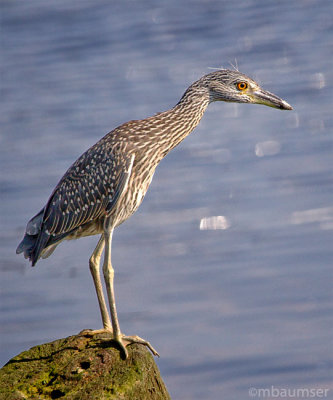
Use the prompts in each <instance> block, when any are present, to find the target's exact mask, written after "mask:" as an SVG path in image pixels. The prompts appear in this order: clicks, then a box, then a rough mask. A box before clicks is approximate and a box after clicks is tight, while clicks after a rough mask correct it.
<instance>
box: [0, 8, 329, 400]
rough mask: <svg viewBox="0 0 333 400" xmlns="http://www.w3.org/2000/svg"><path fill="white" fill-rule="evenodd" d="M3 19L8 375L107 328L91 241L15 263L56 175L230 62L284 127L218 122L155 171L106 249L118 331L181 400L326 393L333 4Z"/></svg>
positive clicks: (238, 109) (52, 11) (249, 120)
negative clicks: (25, 357)
mask: <svg viewBox="0 0 333 400" xmlns="http://www.w3.org/2000/svg"><path fill="white" fill-rule="evenodd" d="M1 8H2V10H1V11H2V12H1V27H2V41H1V76H2V82H1V90H2V96H1V109H2V114H1V116H0V118H1V124H2V135H1V138H0V140H1V146H0V153H1V157H0V168H1V172H2V173H1V178H0V179H1V182H0V183H1V196H2V197H1V198H2V202H1V225H0V237H1V241H0V246H1V261H0V273H1V323H0V333H1V353H0V354H1V362H2V364H4V363H5V362H6V361H7V360H8V359H9V358H10V357H12V356H13V355H15V354H17V353H18V352H20V351H22V350H24V349H26V348H27V347H30V346H32V345H35V344H37V343H41V342H44V341H50V340H53V339H56V338H58V337H64V336H67V335H70V334H73V333H75V332H79V331H80V330H82V329H83V328H97V327H99V326H100V323H101V322H100V316H99V311H98V305H97V301H96V298H95V297H96V295H95V293H94V288H93V283H92V280H91V277H90V276H89V268H88V258H89V255H90V254H91V252H92V251H93V248H94V246H95V244H96V242H97V238H85V239H80V240H79V241H77V242H71V243H63V244H62V245H61V246H59V248H58V249H57V250H56V251H55V253H54V255H52V257H50V258H49V259H47V260H42V261H40V262H39V263H38V265H37V266H36V268H30V267H29V266H28V263H27V262H26V261H25V260H24V259H23V258H21V257H18V256H16V255H15V248H16V246H17V243H18V242H19V240H20V239H21V236H22V234H23V230H24V227H25V223H26V222H27V221H28V219H29V218H30V217H31V216H32V215H34V214H35V213H36V212H37V211H38V210H39V209H40V208H41V207H42V206H43V205H44V204H45V202H46V201H47V198H48V196H49V195H50V193H51V191H52V189H53V187H54V186H55V184H56V183H57V181H58V180H59V178H60V177H61V176H62V174H63V173H64V171H65V170H66V169H67V168H68V166H69V165H70V164H71V163H72V162H73V161H74V160H75V159H76V158H77V157H78V156H79V155H80V154H81V153H82V152H83V151H84V150H86V149H87V148H88V147H89V146H90V145H92V144H93V143H94V142H96V141H97V140H98V139H99V138H100V137H101V136H102V135H103V134H104V133H106V132H107V131H109V130H110V129H112V128H114V127H115V126H117V125H119V124H120V123H122V122H124V121H126V120H129V119H135V118H144V117H146V116H148V115H152V114H154V113H156V112H159V111H163V110H165V109H167V108H170V107H171V106H173V105H174V104H175V103H176V102H177V101H178V99H179V98H180V96H181V95H182V93H183V92H184V90H185V89H186V87H187V86H188V85H189V84H190V83H191V82H192V81H193V80H195V79H197V78H198V77H200V76H201V75H202V74H204V73H208V72H210V71H211V69H210V68H214V67H220V66H223V67H230V62H232V63H234V62H235V61H234V60H235V58H236V61H237V64H238V66H239V69H240V70H241V71H243V72H244V73H246V74H248V75H250V76H253V77H254V78H255V79H257V80H258V81H259V82H260V83H261V84H262V85H263V87H264V88H266V89H268V90H270V91H272V92H274V93H276V94H277V95H279V96H281V97H282V98H285V99H286V100H287V101H288V102H289V103H290V104H292V105H293V107H294V111H292V112H281V111H278V110H273V109H270V108H268V107H263V106H252V105H251V106H249V105H235V104H212V105H211V106H210V107H209V108H208V110H207V112H206V115H205V116H204V118H203V120H202V122H201V123H200V125H199V127H198V128H197V129H196V131H195V133H193V134H192V135H191V137H190V138H188V139H187V140H185V141H184V142H183V143H182V144H181V145H180V146H179V147H178V148H177V149H175V150H174V151H173V152H172V153H170V154H169V155H168V157H167V158H166V160H164V161H163V162H162V163H161V165H160V167H159V168H158V169H157V171H156V174H155V177H154V181H153V184H152V186H151V188H150V190H149V192H148V194H147V196H146V199H145V201H144V202H143V204H142V206H141V208H140V211H139V212H138V213H136V214H135V215H134V216H133V217H132V218H131V219H130V220H129V221H128V222H126V223H125V224H124V225H123V226H121V227H119V228H118V229H117V231H116V234H115V238H114V243H113V264H114V267H115V270H116V296H117V301H118V309H119V315H120V323H121V326H122V329H123V330H124V332H126V333H128V334H139V335H140V336H142V337H146V338H147V339H149V340H150V341H151V342H152V344H153V345H154V347H156V348H157V349H158V351H159V353H160V354H161V356H162V357H161V359H159V360H158V364H159V367H160V369H161V372H162V375H163V377H164V379H165V381H166V384H167V386H168V388H169V390H170V392H171V394H172V397H173V398H175V399H176V398H181V399H191V400H192V399H202V398H205V399H207V400H209V399H214V400H215V399H217V398H227V399H230V400H233V399H237V400H238V399H246V398H248V390H249V388H250V387H271V385H274V386H276V387H286V386H287V387H303V386H304V387H328V385H329V382H330V377H331V374H330V372H331V368H332V357H331V356H332V352H331V348H330V344H331V342H332V320H331V316H332V275H331V266H332V264H333V263H332V261H333V256H332V229H333V223H332V220H333V211H332V209H333V204H332V167H333V161H332V160H333V158H332V150H333V141H332V135H331V134H330V133H331V131H332V126H333V117H332V112H331V93H332V90H331V87H330V86H331V85H332V83H331V82H332V81H333V76H332V69H331V68H330V63H329V62H328V61H329V60H328V55H329V54H330V50H331V46H332V42H333V28H332V18H331V15H332V11H333V10H332V8H333V6H332V5H331V2H317V1H311V0H309V1H307V2H299V3H297V2H289V3H287V2H259V1H251V2H238V3H237V2H220V1H214V0H211V1H202V2H201V1H190V0H186V1H183V2H175V1H171V2H168V3H165V4H156V3H155V2H152V1H148V2H134V1H128V2H125V3H119V4H112V5H111V3H110V2H108V1H104V0H98V1H94V2H92V1H81V2H73V1H64V0H59V1H57V2H56V3H50V2H43V1H41V0H34V1H31V2H18V1H15V0H14V1H10V2H2V3H1ZM189 10H191V13H189ZM330 395H331V397H327V398H332V392H330Z"/></svg>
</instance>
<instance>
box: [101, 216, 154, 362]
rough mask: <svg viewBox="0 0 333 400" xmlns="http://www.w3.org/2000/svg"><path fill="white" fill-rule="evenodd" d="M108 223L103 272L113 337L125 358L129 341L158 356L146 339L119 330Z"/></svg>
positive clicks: (106, 223) (105, 232)
mask: <svg viewBox="0 0 333 400" xmlns="http://www.w3.org/2000/svg"><path fill="white" fill-rule="evenodd" d="M108 224H110V222H109V221H106V222H105V223H104V238H105V252H104V264H103V273H104V279H105V284H106V291H107V294H108V298H109V305H110V312H111V321H112V329H113V339H114V340H115V341H116V342H117V343H118V344H119V346H120V348H121V350H122V352H123V354H124V356H125V358H127V357H128V353H127V350H126V346H127V345H128V344H131V343H139V344H143V345H145V346H147V347H148V348H149V349H150V351H151V352H152V353H153V354H154V355H155V356H159V354H158V353H157V351H156V350H155V349H154V348H153V347H152V346H151V344H150V343H149V342H147V341H146V340H144V339H141V338H140V337H139V336H126V335H123V334H122V333H121V331H120V327H119V322H118V316H117V310H116V302H115V295H114V286H113V279H114V269H113V267H112V264H111V242H112V234H113V227H112V226H110V227H108Z"/></svg>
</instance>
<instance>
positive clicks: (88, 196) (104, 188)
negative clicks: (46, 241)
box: [42, 145, 134, 236]
mask: <svg viewBox="0 0 333 400" xmlns="http://www.w3.org/2000/svg"><path fill="white" fill-rule="evenodd" d="M133 162H134V155H128V153H126V152H125V151H124V150H122V151H121V150H120V149H115V148H111V149H108V148H107V145H103V146H97V145H95V146H93V147H92V148H90V149H89V150H88V151H87V152H86V153H84V154H83V155H82V156H81V157H80V158H79V159H78V160H77V161H76V162H75V163H74V164H73V165H72V166H71V167H70V168H69V170H68V171H67V172H66V174H65V175H64V176H63V178H62V179H61V180H60V182H59V183H58V185H57V186H56V188H55V190H54V191H53V193H52V195H51V197H50V199H49V201H48V203H47V205H46V207H45V212H44V216H43V222H42V230H43V231H44V232H45V233H46V234H47V235H52V236H57V235H63V234H66V233H67V232H71V231H73V229H75V228H77V227H79V226H80V225H83V224H85V223H87V222H89V221H92V220H95V219H98V218H99V217H101V216H102V215H103V214H104V215H107V214H109V213H110V212H111V211H112V209H113V207H114V206H115V204H116V203H117V201H118V199H119V197H120V196H121V194H122V193H123V191H124V189H125V187H126V185H127V182H128V179H129V177H130V174H131V169H132V166H133Z"/></svg>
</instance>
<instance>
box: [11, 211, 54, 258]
mask: <svg viewBox="0 0 333 400" xmlns="http://www.w3.org/2000/svg"><path fill="white" fill-rule="evenodd" d="M43 215H44V208H43V209H42V210H41V211H40V212H39V213H38V214H36V215H35V216H34V217H33V218H31V220H30V221H29V222H28V224H27V229H26V232H25V235H24V237H23V239H22V241H21V243H20V244H19V245H18V247H17V249H16V254H20V253H23V254H24V257H25V258H29V260H30V261H31V263H32V266H34V265H35V264H36V262H37V260H38V258H39V257H40V254H41V252H42V250H43V249H44V247H45V245H46V243H47V241H48V239H49V235H47V234H45V233H44V232H42V229H41V228H42V222H43Z"/></svg>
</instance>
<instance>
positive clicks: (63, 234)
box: [17, 70, 292, 356]
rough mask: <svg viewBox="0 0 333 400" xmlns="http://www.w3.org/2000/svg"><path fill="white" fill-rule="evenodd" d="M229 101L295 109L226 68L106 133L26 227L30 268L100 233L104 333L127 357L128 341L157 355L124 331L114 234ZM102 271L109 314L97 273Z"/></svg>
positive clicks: (95, 260)
mask: <svg viewBox="0 0 333 400" xmlns="http://www.w3.org/2000/svg"><path fill="white" fill-rule="evenodd" d="M214 101H228V102H237V103H254V104H264V105H267V106H270V107H274V108H279V109H284V110H291V109H292V107H291V106H290V105H289V104H288V103H286V102H285V101H284V100H282V99H280V98H279V97H277V96H275V95H274V94H272V93H270V92H267V91H265V90H263V89H261V88H260V87H259V85H258V84H257V83H256V82H255V81H254V80H252V79H250V78H249V77H247V76H246V75H244V74H241V73H240V72H238V71H230V70H220V71H215V72H212V73H210V74H208V75H205V76H203V77H202V78H201V79H199V80H198V81H196V82H194V83H193V84H192V85H191V86H190V87H189V88H188V89H187V90H186V91H185V93H184V95H183V96H182V98H181V99H180V101H179V102H178V103H177V104H176V105H175V106H174V107H173V108H171V109H170V110H168V111H165V112H162V113H159V114H156V115H154V116H152V117H149V118H146V119H143V120H137V121H129V122H127V123H125V124H123V125H121V126H119V127H118V128H116V129H114V130H113V131H111V132H110V133H108V134H107V135H105V136H104V137H103V138H102V139H101V140H100V141H98V142H97V143H96V144H95V145H94V146H92V147H91V148H90V149H89V150H87V151H86V152H85V153H84V154H82V156H81V157H80V158H79V159H78V160H77V161H76V162H75V163H74V164H73V165H72V166H71V167H70V168H69V169H68V171H67V172H66V173H65V175H64V176H63V177H62V178H61V180H60V181H59V183H58V185H57V186H56V187H55V189H54V191H53V192H52V194H51V196H50V198H49V200H48V202H47V204H46V206H45V207H44V208H43V209H42V210H41V211H40V212H39V213H38V214H36V215H35V216H34V217H33V218H32V219H31V220H30V221H29V222H28V224H27V229H26V233H25V236H24V238H23V240H22V241H21V243H20V244H19V246H18V248H17V253H22V252H23V253H24V256H25V257H26V258H29V259H30V261H31V262H32V265H35V264H36V262H37V261H38V259H39V258H40V257H43V258H46V257H48V256H49V255H50V254H51V253H52V252H53V251H54V249H55V248H56V246H57V245H58V244H59V243H60V242H61V241H62V240H64V239H77V238H80V237H82V236H89V235H96V234H101V238H100V240H99V242H98V244H97V247H96V249H95V250H94V252H93V254H92V256H91V258H90V261H89V265H90V270H91V273H92V277H93V280H94V284H95V288H96V293H97V298H98V302H99V306H100V311H101V315H102V321H103V330H104V331H108V332H110V333H111V334H112V337H113V339H114V340H116V341H117V342H118V343H119V345H120V347H121V349H122V351H123V353H124V354H125V356H126V355H127V350H126V345H127V344H128V343H141V344H144V345H146V346H148V347H149V348H150V350H151V351H152V352H153V353H154V354H157V352H156V351H155V350H154V349H153V347H152V346H151V345H150V343H149V342H147V341H145V340H143V339H141V338H139V337H137V336H125V335H123V334H122V333H121V331H120V328H119V323H118V317H117V312H116V306H115V299H114V290H113V275H114V272H113V268H112V264H111V241H112V234H113V230H114V228H115V227H116V226H118V225H119V224H121V223H122V222H123V221H125V220H126V219H127V218H129V217H130V216H131V215H132V214H133V213H134V212H135V211H136V209H137V208H138V207H139V205H140V203H141V202H142V200H143V198H144V196H145V194H146V192H147V190H148V187H149V185H150V183H151V180H152V177H153V174H154V171H155V168H156V167H157V165H158V163H159V162H160V161H161V160H162V158H163V157H165V156H166V154H167V153H168V152H169V151H170V150H172V149H173V148H174V147H175V146H177V145H178V144H179V143H180V142H181V141H182V140H183V139H185V137H186V136H188V135H189V133H190V132H191V131H192V130H193V129H194V128H195V127H196V126H197V125H198V123H199V122H200V119H201V117H202V115H203V113H204V112H205V110H206V108H207V106H208V105H209V103H211V102H214ZM104 246H105V252H104V263H103V273H104V280H105V286H106V291H107V294H108V301H109V308H110V314H111V319H110V316H109V312H108V310H107V306H106V302H105V299H104V294H103V289H102V283H101V279H100V273H99V262H100V258H101V254H102V251H103V248H104Z"/></svg>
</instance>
